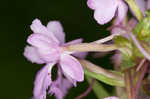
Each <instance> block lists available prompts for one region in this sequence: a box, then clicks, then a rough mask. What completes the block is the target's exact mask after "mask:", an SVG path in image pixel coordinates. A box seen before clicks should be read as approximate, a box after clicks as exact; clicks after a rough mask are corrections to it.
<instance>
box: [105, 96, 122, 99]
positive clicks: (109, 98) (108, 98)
mask: <svg viewBox="0 0 150 99" xmlns="http://www.w3.org/2000/svg"><path fill="white" fill-rule="evenodd" d="M104 99H119V98H118V97H116V96H112V97H107V98H104Z"/></svg>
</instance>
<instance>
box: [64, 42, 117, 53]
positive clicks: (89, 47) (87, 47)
mask: <svg viewBox="0 0 150 99" xmlns="http://www.w3.org/2000/svg"><path fill="white" fill-rule="evenodd" d="M117 49H118V47H117V46H115V45H113V44H110V45H108V44H107V45H106V44H97V43H80V44H74V45H69V46H65V47H63V48H62V50H63V51H70V52H89V51H90V52H107V51H113V50H117Z"/></svg>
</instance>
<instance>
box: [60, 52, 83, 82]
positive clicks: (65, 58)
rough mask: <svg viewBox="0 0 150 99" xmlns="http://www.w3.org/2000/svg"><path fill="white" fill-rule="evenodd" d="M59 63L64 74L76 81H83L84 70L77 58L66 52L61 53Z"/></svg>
mask: <svg viewBox="0 0 150 99" xmlns="http://www.w3.org/2000/svg"><path fill="white" fill-rule="evenodd" d="M60 65H61V68H62V70H63V72H64V73H65V74H67V75H68V76H70V77H71V78H72V79H74V80H76V81H83V80H84V72H83V68H82V66H81V64H80V63H79V62H78V60H77V59H75V58H74V57H72V56H70V55H68V54H61V57H60Z"/></svg>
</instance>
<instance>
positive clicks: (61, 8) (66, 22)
mask: <svg viewBox="0 0 150 99" xmlns="http://www.w3.org/2000/svg"><path fill="white" fill-rule="evenodd" d="M86 2H87V0H1V1H0V35H1V39H0V41H1V42H0V44H1V48H0V50H1V54H0V55H1V61H0V62H1V67H0V78H1V79H0V86H1V87H0V91H1V92H0V99H30V98H31V96H32V89H33V81H34V77H35V75H36V73H37V71H38V70H39V69H40V68H41V67H42V65H38V64H32V63H31V62H29V61H27V59H26V58H24V56H23V51H24V47H25V46H26V45H27V43H26V39H27V37H28V36H29V35H30V34H31V33H32V31H31V30H30V24H31V23H32V21H33V20H34V19H35V18H39V19H40V20H41V21H42V23H43V24H45V25H46V24H47V23H48V21H50V20H59V21H60V22H61V23H62V25H63V27H64V31H65V32H66V39H67V41H70V40H73V39H76V38H84V42H90V41H94V40H97V39H100V38H102V37H105V36H107V35H109V32H108V31H106V30H105V29H106V27H107V26H108V25H104V26H100V25H99V24H97V23H96V21H95V20H94V19H93V11H92V10H90V9H89V8H88V7H87V5H86ZM89 59H90V58H89ZM91 60H92V59H91ZM92 61H93V62H95V63H97V64H99V65H102V66H104V67H106V66H107V68H111V66H110V65H109V62H108V61H109V58H108V57H106V58H104V59H96V60H95V59H93V60H92ZM87 87H88V84H87V83H86V82H83V83H78V87H77V88H73V89H71V91H70V93H69V95H68V96H67V99H73V98H74V97H76V96H78V95H79V94H80V93H82V92H83V91H85V90H86V88H87ZM91 97H92V98H94V97H95V96H94V94H93V93H90V94H89V95H88V96H87V97H86V99H91ZM49 99H52V98H51V97H49Z"/></svg>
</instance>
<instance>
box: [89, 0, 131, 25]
mask: <svg viewBox="0 0 150 99" xmlns="http://www.w3.org/2000/svg"><path fill="white" fill-rule="evenodd" d="M87 4H88V7H89V8H91V9H93V10H94V18H95V20H96V21H97V22H98V23H99V24H105V23H108V22H109V21H111V19H112V18H113V17H114V16H115V15H116V13H117V20H116V25H117V24H121V23H122V21H123V20H124V18H125V16H126V14H127V9H128V7H127V5H126V4H125V3H124V2H123V0H88V2H87Z"/></svg>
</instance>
